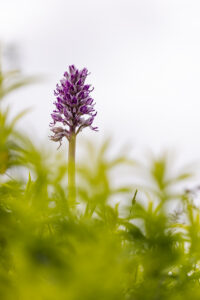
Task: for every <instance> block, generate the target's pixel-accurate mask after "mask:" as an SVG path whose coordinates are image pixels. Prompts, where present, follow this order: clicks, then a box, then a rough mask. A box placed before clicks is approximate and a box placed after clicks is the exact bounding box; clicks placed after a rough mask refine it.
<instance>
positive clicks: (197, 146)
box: [0, 0, 200, 159]
mask: <svg viewBox="0 0 200 300" xmlns="http://www.w3.org/2000/svg"><path fill="white" fill-rule="evenodd" d="M0 3H1V4H0V40H1V41H2V42H3V43H4V44H5V45H6V44H9V43H16V44H17V45H18V47H19V53H20V55H21V59H20V62H21V66H22V69H23V71H24V73H28V74H44V75H45V76H46V78H47V79H46V82H44V83H42V84H40V85H35V86H32V87H30V88H26V89H25V90H23V91H19V92H17V93H16V94H15V95H12V97H10V99H9V102H10V103H12V106H13V110H14V111H15V112H17V111H19V110H21V109H22V108H24V107H28V106H32V107H34V108H35V109H34V111H33V112H32V113H31V115H30V116H29V117H26V118H25V119H24V121H22V125H23V127H25V128H26V129H27V130H30V132H31V133H32V134H33V135H35V136H39V137H40V138H43V137H44V138H46V136H47V135H48V134H49V129H48V124H49V121H50V117H49V115H50V112H51V110H52V108H53V105H52V103H53V101H54V96H53V89H54V87H55V85H56V83H57V82H58V80H59V79H60V78H61V77H62V75H63V72H64V71H65V70H66V68H67V66H68V65H69V64H72V63H73V64H75V65H76V66H77V67H79V68H82V67H87V68H88V69H89V71H90V72H91V75H90V76H89V78H88V82H89V83H92V84H93V85H94V87H95V91H94V92H93V96H94V98H95V101H96V103H97V104H96V108H97V110H98V117H97V119H96V122H95V125H98V126H99V128H100V131H99V133H98V135H99V136H104V135H106V134H107V133H112V134H113V135H114V136H115V139H117V138H118V140H119V141H120V142H121V143H124V142H125V141H131V143H132V144H133V145H134V147H139V148H145V147H148V148H150V149H152V150H153V151H158V150H159V149H165V148H173V149H177V150H178V151H183V153H185V154H184V155H186V156H189V157H191V159H193V158H196V157H198V158H199V159H200V134H199V132H200V117H199V115H200V104H199V103H200V88H199V86H200V84H199V82H200V1H199V0H187V1H186V0H98V1H97V0H84V1H83V0H76V1H75V0H73V1H68V0H29V1H28V0H0ZM85 134H86V135H87V134H89V130H88V132H85ZM95 134H96V133H92V134H91V136H94V135H95Z"/></svg>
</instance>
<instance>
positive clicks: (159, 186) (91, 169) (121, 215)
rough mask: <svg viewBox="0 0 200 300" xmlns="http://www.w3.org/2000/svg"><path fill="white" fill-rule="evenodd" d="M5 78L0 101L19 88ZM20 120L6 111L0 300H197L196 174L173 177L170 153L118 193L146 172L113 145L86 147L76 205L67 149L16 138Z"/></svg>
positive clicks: (2, 114) (0, 118)
mask: <svg viewBox="0 0 200 300" xmlns="http://www.w3.org/2000/svg"><path fill="white" fill-rule="evenodd" d="M11 75H12V72H11V73H10V76H11ZM3 76H5V77H6V78H7V80H8V82H7V88H6V89H5V88H3V89H2V86H1V97H2V96H4V95H5V93H8V92H10V91H11V90H14V89H15V88H16V87H19V86H21V84H22V82H21V81H20V79H19V81H17V82H18V84H15V85H12V83H10V82H9V76H8V74H6V75H2V74H1V82H3V81H4V78H3ZM2 78H3V79H2ZM20 82H21V84H20ZM25 82H26V81H23V83H25ZM9 87H10V88H9ZM2 91H4V92H2ZM23 114H24V113H22V114H20V115H18V116H16V117H15V118H14V119H13V120H10V121H9V109H4V110H3V109H1V110H0V299H3V300H13V299H15V300H16V299H17V300H18V299H19V300H27V299H30V300H31V299H33V300H35V299H39V300H40V299H41V300H43V299H44V300H54V299H61V300H62V299H63V300H66V299H70V300H80V299H85V300H90V299H91V300H94V299H95V300H98V299H99V300H102V299H104V300H107V299H108V300H112V299H113V300H118V299H119V300H123V299H124V300H125V299H126V300H129V299H130V300H141V299H142V300H145V299H148V300H151V299H152V300H155V299H159V300H160V299H162V300H165V299H166V300H168V299H170V300H179V299H189V298H192V299H199V298H200V288H199V283H200V209H199V207H197V206H196V205H195V203H194V200H195V199H193V198H194V197H193V194H192V193H190V192H184V190H183V188H184V187H185V184H186V182H187V181H186V180H187V179H188V178H190V176H191V175H192V174H191V173H190V172H187V171H185V170H183V171H179V172H177V173H176V174H172V173H173V172H170V170H171V162H170V160H169V157H168V156H167V155H165V156H162V157H159V158H156V159H152V161H151V166H150V168H147V167H146V170H145V172H146V173H147V174H148V180H147V182H146V184H144V186H141V188H139V187H137V189H136V188H135V187H136V184H135V182H134V179H133V180H132V185H131V186H130V185H124V184H121V185H120V186H117V187H116V186H115V185H114V184H113V181H112V174H113V173H116V174H117V176H118V177H119V178H120V177H121V176H123V174H124V172H123V173H122V172H121V170H122V169H121V168H122V166H123V168H125V166H129V168H131V172H135V173H134V175H137V177H139V176H140V175H139V173H138V174H136V168H135V166H136V161H133V160H132V159H129V158H128V157H127V156H124V155H121V154H120V153H119V155H117V156H116V157H114V158H109V155H108V150H109V149H110V148H111V144H110V140H109V139H107V140H106V141H105V142H104V143H103V144H102V145H101V146H100V147H99V148H98V147H96V146H94V145H93V144H92V143H91V142H86V143H85V146H84V147H85V151H86V154H87V156H88V158H84V159H82V160H81V161H80V162H79V163H78V166H77V179H78V187H77V203H76V207H70V205H69V203H68V193H67V188H66V187H67V184H66V182H67V178H66V174H67V163H66V161H65V156H66V155H65V153H64V155H63V153H62V152H61V151H60V150H59V151H57V152H56V153H55V152H52V151H51V150H50V149H46V148H44V147H41V148H40V149H39V148H38V147H36V146H35V145H34V143H33V141H31V140H30V139H28V137H26V136H24V135H22V134H21V133H20V132H18V131H17V130H16V127H15V125H16V122H17V121H18V120H19V119H20V118H21V117H22V116H23ZM64 152H65V151H64ZM137 165H139V163H138V164H137ZM173 167H174V164H173ZM143 169H144V168H143ZM142 174H143V173H142ZM129 176H130V174H129ZM133 178H135V176H133ZM137 179H138V178H137ZM140 179H141V181H142V180H143V177H142V176H141V178H140ZM129 182H130V180H129ZM180 183H181V184H182V187H181V189H180ZM137 186H138V185H137ZM178 186H179V188H178ZM172 202H173V203H177V208H175V209H172V208H171V207H172V205H171V204H172Z"/></svg>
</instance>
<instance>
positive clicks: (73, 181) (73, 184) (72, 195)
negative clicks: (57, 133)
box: [68, 132, 76, 207]
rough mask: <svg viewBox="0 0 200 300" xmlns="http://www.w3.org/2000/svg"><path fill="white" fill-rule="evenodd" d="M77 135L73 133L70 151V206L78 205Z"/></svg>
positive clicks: (70, 140)
mask: <svg viewBox="0 0 200 300" xmlns="http://www.w3.org/2000/svg"><path fill="white" fill-rule="evenodd" d="M75 152H76V135H75V133H74V132H72V133H71V136H70V139H69V151H68V199H69V206H70V207H71V206H74V205H75V203H76V157H75V154H76V153H75Z"/></svg>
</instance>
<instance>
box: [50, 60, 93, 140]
mask: <svg viewBox="0 0 200 300" xmlns="http://www.w3.org/2000/svg"><path fill="white" fill-rule="evenodd" d="M88 75H89V73H88V70H87V69H86V68H84V69H82V70H78V69H77V68H76V67H75V66H74V65H71V66H69V71H68V72H67V71H66V72H65V73H64V78H63V79H62V80H61V81H60V85H59V84H57V85H56V90H55V91H54V95H55V96H56V101H55V102H54V104H55V106H56V109H55V110H54V111H53V113H52V114H51V116H52V119H53V122H51V123H50V126H51V127H52V128H51V131H52V132H53V135H52V136H50V138H51V140H53V141H55V142H60V144H61V142H62V138H63V137H66V138H67V139H68V140H70V138H71V135H72V134H75V135H77V134H78V133H79V132H80V131H81V130H83V129H84V128H86V127H90V128H91V129H92V130H95V131H97V130H98V128H97V127H93V126H92V124H93V121H94V118H95V116H96V114H97V112H96V111H95V109H94V105H95V103H94V100H93V99H92V98H91V97H90V93H91V92H92V91H93V89H94V88H91V85H90V84H85V80H86V78H87V76H88ZM59 122H60V123H62V124H63V125H64V126H67V128H66V127H57V126H55V125H56V123H59Z"/></svg>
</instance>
